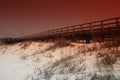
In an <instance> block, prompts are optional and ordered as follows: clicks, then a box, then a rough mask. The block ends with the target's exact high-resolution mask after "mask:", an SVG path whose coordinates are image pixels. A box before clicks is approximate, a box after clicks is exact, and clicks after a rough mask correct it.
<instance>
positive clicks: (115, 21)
mask: <svg viewBox="0 0 120 80" xmlns="http://www.w3.org/2000/svg"><path fill="white" fill-rule="evenodd" d="M110 31H117V32H118V33H117V34H119V32H120V17H117V18H111V19H105V20H99V21H94V22H89V23H84V24H78V25H74V26H67V27H63V28H58V29H52V30H48V31H45V32H40V33H37V34H33V35H28V36H22V37H19V38H16V39H11V41H12V40H14V41H15V40H26V39H36V38H37V39H43V38H44V39H45V38H47V39H48V37H49V38H51V36H52V38H53V36H54V37H56V36H60V35H61V36H64V35H74V34H76V33H77V34H79V35H83V36H86V35H84V34H89V35H91V36H92V38H94V37H95V34H97V33H99V34H100V33H105V32H110ZM102 35H104V34H102ZM9 41H10V40H9Z"/></svg>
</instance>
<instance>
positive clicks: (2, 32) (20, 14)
mask: <svg viewBox="0 0 120 80" xmlns="http://www.w3.org/2000/svg"><path fill="white" fill-rule="evenodd" d="M119 16H120V0H0V37H18V36H22V35H27V34H33V33H37V32H41V31H46V30H49V29H54V28H58V27H64V26H69V25H74V24H80V23H85V22H91V21H95V20H101V19H106V18H113V17H119Z"/></svg>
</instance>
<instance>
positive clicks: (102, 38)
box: [100, 21, 104, 41]
mask: <svg viewBox="0 0 120 80" xmlns="http://www.w3.org/2000/svg"><path fill="white" fill-rule="evenodd" d="M103 25H104V24H103V21H101V33H100V35H101V41H104V34H103Z"/></svg>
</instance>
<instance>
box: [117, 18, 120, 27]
mask: <svg viewBox="0 0 120 80" xmlns="http://www.w3.org/2000/svg"><path fill="white" fill-rule="evenodd" d="M118 19H119V18H116V27H117V28H118V29H120V27H119V24H118Z"/></svg>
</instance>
